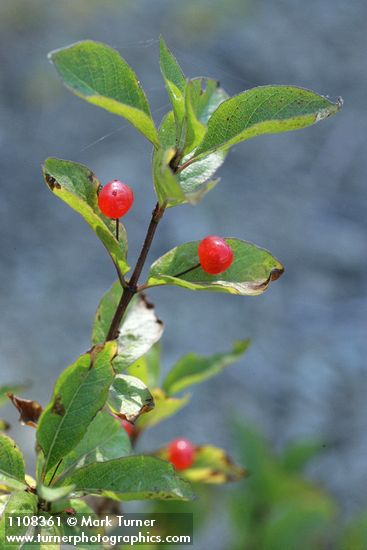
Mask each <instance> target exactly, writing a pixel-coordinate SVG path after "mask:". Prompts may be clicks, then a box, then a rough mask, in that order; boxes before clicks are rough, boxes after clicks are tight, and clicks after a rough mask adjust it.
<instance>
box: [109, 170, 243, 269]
mask: <svg viewBox="0 0 367 550" xmlns="http://www.w3.org/2000/svg"><path fill="white" fill-rule="evenodd" d="M133 202H134V193H133V190H132V189H131V187H129V186H128V185H126V183H123V182H122V181H119V180H113V181H110V182H109V183H107V184H106V185H105V186H104V187H103V188H102V189H101V191H100V192H99V194H98V206H99V209H100V210H101V212H102V214H104V215H105V216H107V217H108V218H112V219H114V220H118V219H119V218H121V217H122V216H124V215H125V214H127V212H128V211H129V210H130V208H131V207H132V205H133ZM198 256H199V262H200V266H201V267H202V269H203V270H204V271H205V272H206V273H209V274H210V275H218V274H219V273H223V272H224V271H226V270H227V269H228V268H229V267H230V266H231V265H232V262H233V258H234V255H233V250H232V248H231V247H230V246H229V244H228V243H227V242H226V241H225V240H224V239H222V238H221V237H217V236H215V235H209V236H208V237H205V239H203V240H202V241H200V243H199V246H198Z"/></svg>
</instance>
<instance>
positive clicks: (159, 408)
mask: <svg viewBox="0 0 367 550" xmlns="http://www.w3.org/2000/svg"><path fill="white" fill-rule="evenodd" d="M152 395H153V399H154V409H153V410H152V411H150V412H149V414H145V415H144V416H141V417H140V418H139V419H138V421H137V423H136V425H137V427H138V428H139V429H142V430H145V429H146V428H152V427H153V426H156V425H157V424H159V422H162V420H166V419H167V418H169V417H170V416H173V415H174V414H176V413H177V412H178V411H180V410H181V409H182V408H183V407H185V405H187V403H188V402H189V400H190V397H191V396H190V395H189V394H187V395H184V396H183V397H169V396H168V395H166V394H165V392H164V391H162V390H161V389H160V388H156V389H154V390H152Z"/></svg>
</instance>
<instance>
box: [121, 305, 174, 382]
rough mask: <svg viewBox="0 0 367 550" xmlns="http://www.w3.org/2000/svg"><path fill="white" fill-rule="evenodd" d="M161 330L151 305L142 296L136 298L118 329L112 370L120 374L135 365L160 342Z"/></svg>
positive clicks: (161, 326)
mask: <svg viewBox="0 0 367 550" xmlns="http://www.w3.org/2000/svg"><path fill="white" fill-rule="evenodd" d="M163 329H164V326H163V323H162V321H161V320H160V319H158V317H157V316H156V314H155V311H154V307H153V305H152V304H151V303H150V302H148V301H147V299H146V298H145V296H144V295H143V294H139V295H138V296H136V299H135V300H134V301H133V302H132V303H131V306H130V308H129V310H128V312H127V314H126V317H125V318H124V320H123V322H122V325H121V327H120V332H119V336H118V338H117V355H116V358H115V359H114V361H113V367H114V369H115V370H116V371H118V372H121V371H122V370H124V369H126V368H127V367H129V366H130V365H132V364H133V363H135V361H137V359H139V357H141V356H142V355H144V354H145V353H147V351H149V350H150V348H151V347H152V346H153V345H154V344H155V343H156V342H158V340H160V338H161V336H162V334H163Z"/></svg>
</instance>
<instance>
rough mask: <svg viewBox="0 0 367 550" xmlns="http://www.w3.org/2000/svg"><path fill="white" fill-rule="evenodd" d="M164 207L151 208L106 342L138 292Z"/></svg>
mask: <svg viewBox="0 0 367 550" xmlns="http://www.w3.org/2000/svg"><path fill="white" fill-rule="evenodd" d="M165 209H166V204H162V205H159V203H157V204H156V206H155V208H154V210H153V213H152V218H151V220H150V224H149V227H148V230H147V234H146V236H145V240H144V243H143V246H142V249H141V252H140V255H139V258H138V261H137V262H136V266H135V269H134V271H133V274H132V276H131V279H130V281H129V282H128V283H127V285H126V286H125V287H124V292H123V294H122V296H121V300H120V302H119V304H118V306H117V309H116V312H115V315H114V317H113V319H112V323H111V326H110V328H109V331H108V334H107V337H106V342H107V341H109V340H115V339H116V338H117V336H118V333H119V327H120V324H121V320H122V318H123V316H124V314H125V311H126V309H127V307H128V305H129V303H130V302H131V300H132V298H133V297H134V295H135V294H136V293H137V292H138V288H137V283H138V281H139V277H140V275H141V272H142V270H143V267H144V264H145V260H146V259H147V255H148V252H149V250H150V247H151V245H152V241H153V238H154V234H155V232H156V229H157V227H158V224H159V222H160V220H161V218H162V216H163V214H164V211H165Z"/></svg>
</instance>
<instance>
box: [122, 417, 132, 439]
mask: <svg viewBox="0 0 367 550" xmlns="http://www.w3.org/2000/svg"><path fill="white" fill-rule="evenodd" d="M121 426H122V427H123V428H124V430H125V432H126V433H127V435H128V436H129V437H131V436H132V435H133V433H134V425H133V424H131V422H128V421H127V420H121Z"/></svg>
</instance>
